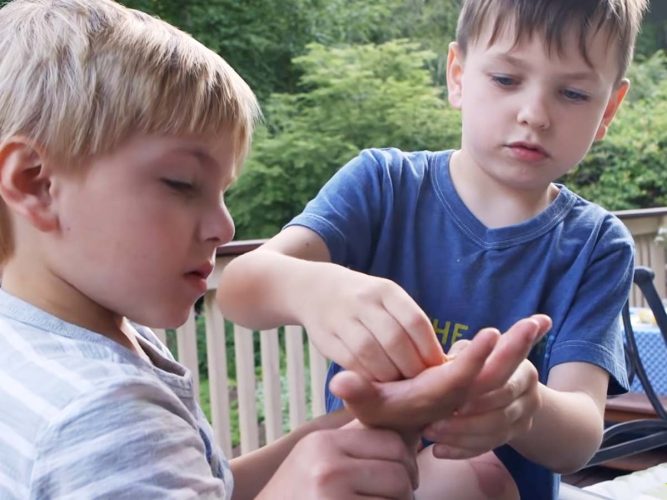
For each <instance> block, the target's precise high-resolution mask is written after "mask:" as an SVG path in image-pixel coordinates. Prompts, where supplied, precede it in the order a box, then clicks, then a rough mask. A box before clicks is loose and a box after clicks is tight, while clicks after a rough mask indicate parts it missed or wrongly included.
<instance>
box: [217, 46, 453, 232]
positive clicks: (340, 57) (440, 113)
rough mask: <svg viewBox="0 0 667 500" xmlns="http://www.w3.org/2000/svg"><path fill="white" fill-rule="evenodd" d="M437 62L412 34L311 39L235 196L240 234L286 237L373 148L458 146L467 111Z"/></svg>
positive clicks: (269, 110) (275, 98)
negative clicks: (435, 71) (379, 39)
mask: <svg viewBox="0 0 667 500" xmlns="http://www.w3.org/2000/svg"><path fill="white" fill-rule="evenodd" d="M432 58H433V54H432V53H431V52H428V51H423V50H421V49H420V48H419V46H418V45H417V44H415V43H411V42H408V41H405V40H399V41H392V42H387V43H384V44H381V45H372V44H368V45H358V46H353V47H340V48H329V47H325V46H323V45H319V44H312V45H310V46H309V47H308V53H307V54H306V55H304V56H302V57H299V58H297V59H295V61H294V64H295V66H296V67H297V68H298V69H299V71H301V73H302V77H301V79H300V92H297V93H295V94H274V95H272V96H271V99H270V100H269V102H268V104H267V106H266V115H267V121H266V125H265V127H264V128H263V129H262V130H260V131H259V133H258V134H257V136H256V139H255V144H254V146H253V153H252V154H251V157H250V158H249V160H248V163H247V166H246V171H245V172H244V173H243V174H242V175H241V177H240V179H239V181H238V183H237V185H236V186H235V187H233V188H232V190H231V191H230V193H229V196H228V202H229V206H230V210H231V211H232V214H233V215H234V217H235V220H236V222H237V228H238V237H239V238H256V237H264V236H269V235H272V234H274V233H276V232H277V231H278V230H279V229H280V227H281V226H282V225H283V224H284V223H285V222H287V221H288V220H289V219H290V218H291V217H293V216H294V215H296V214H297V213H299V212H300V211H301V210H302V209H303V207H304V205H305V203H306V202H307V201H308V200H309V199H310V198H312V197H313V196H314V195H315V194H316V193H317V191H318V189H319V188H320V187H321V186H322V185H323V184H324V183H325V182H326V181H327V180H328V179H329V178H330V177H331V175H332V174H333V173H334V172H335V171H336V170H337V169H338V168H339V167H340V166H341V165H343V164H344V163H345V162H346V161H348V160H349V159H350V158H352V157H353V156H354V155H356V154H357V153H358V152H359V150H361V149H363V148H366V147H383V146H395V147H400V148H403V149H441V148H442V147H456V146H457V145H458V144H459V136H460V130H459V127H460V126H459V118H458V114H457V112H456V111H454V110H452V109H450V108H449V107H448V106H447V105H446V102H445V101H444V100H443V99H442V97H441V96H440V93H439V91H438V89H437V88H436V87H434V86H433V85H432V79H431V75H430V74H429V70H428V69H427V67H426V65H427V63H428V61H430V60H432ZM258 193H261V196H258Z"/></svg>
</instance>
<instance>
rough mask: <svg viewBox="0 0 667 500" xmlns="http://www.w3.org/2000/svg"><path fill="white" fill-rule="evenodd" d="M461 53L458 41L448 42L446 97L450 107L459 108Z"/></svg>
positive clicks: (461, 92) (461, 70)
mask: <svg viewBox="0 0 667 500" xmlns="http://www.w3.org/2000/svg"><path fill="white" fill-rule="evenodd" d="M462 77H463V54H462V53H461V47H460V46H459V44H458V43H456V42H452V43H450V44H449V52H448V53H447V98H448V99H449V103H450V104H451V105H452V107H454V108H456V109H460V108H461V97H462V94H463V85H462V83H461V79H462Z"/></svg>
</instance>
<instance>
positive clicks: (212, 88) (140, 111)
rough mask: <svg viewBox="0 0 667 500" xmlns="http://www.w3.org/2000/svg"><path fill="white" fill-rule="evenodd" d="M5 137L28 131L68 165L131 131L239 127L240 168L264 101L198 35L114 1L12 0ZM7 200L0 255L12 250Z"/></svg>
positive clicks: (2, 33) (0, 79)
mask: <svg viewBox="0 0 667 500" xmlns="http://www.w3.org/2000/svg"><path fill="white" fill-rule="evenodd" d="M0 54H1V55H0V144H3V143H5V141H7V140H8V139H9V138H11V137H12V136H16V135H21V136H25V137H28V138H29V139H30V140H32V141H34V142H35V143H36V144H38V145H39V146H40V147H41V148H43V150H44V151H45V152H46V155H47V156H48V157H50V158H53V159H57V160H58V162H59V164H62V165H66V166H68V167H76V166H80V165H81V164H82V163H83V161H85V159H86V158H90V157H92V156H95V155H100V154H105V153H108V152H111V151H112V150H114V149H115V148H117V147H118V146H119V145H120V144H122V143H123V141H125V140H127V139H128V138H129V137H130V136H131V135H133V134H137V133H141V134H159V135H189V134H193V135H200V136H206V137H210V138H211V139H213V138H215V137H219V136H220V135H221V134H223V133H229V134H232V135H233V137H234V144H235V152H234V153H235V158H236V161H235V167H234V169H235V171H234V175H236V174H237V173H238V170H239V169H240V167H241V165H242V163H243V160H244V157H245V155H246V154H247V151H248V148H249V145H250V139H251V136H252V131H253V127H254V124H255V122H256V120H257V118H258V116H259V107H258V104H257V101H256V99H255V96H254V94H253V92H252V91H251V90H250V88H249V87H248V85H247V84H246V83H245V82H244V81H243V79H242V78H241V77H240V76H239V75H238V74H237V73H236V72H235V71H234V70H233V69H232V68H231V67H230V66H229V65H228V64H227V63H226V62H225V61H224V60H223V59H222V58H221V57H220V56H218V55H217V54H216V53H214V52H213V51H211V50H209V49H208V48H206V47H204V46H203V45H202V44H200V43H199V42H197V41H196V40H195V39H194V38H192V37H191V36H190V35H188V34H186V33H184V32H182V31H180V30H178V29H177V28H175V27H173V26H171V25H169V24H167V23H166V22H164V21H161V20H159V19H157V18H154V17H151V16H149V15H148V14H145V13H143V12H140V11H137V10H133V9H128V8H126V7H124V6H122V5H120V4H117V3H115V2H113V1H111V0H14V1H12V2H10V3H8V4H7V5H5V6H4V7H3V8H2V9H0ZM6 211H7V207H6V206H4V203H2V202H0V212H5V213H0V262H2V261H4V260H6V258H7V257H8V256H9V255H10V254H11V251H12V246H13V242H12V236H11V227H10V226H9V224H8V215H7V213H6Z"/></svg>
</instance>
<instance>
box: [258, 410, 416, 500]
mask: <svg viewBox="0 0 667 500" xmlns="http://www.w3.org/2000/svg"><path fill="white" fill-rule="evenodd" d="M417 486H418V474H417V463H416V457H415V452H414V450H413V449H411V447H410V446H408V445H406V444H405V443H404V441H403V439H402V438H401V436H399V435H398V434H397V433H395V432H392V431H388V430H380V429H367V428H364V427H363V426H361V425H358V423H357V424H354V423H351V424H348V425H346V426H345V427H343V428H341V429H336V430H327V431H318V432H314V433H312V434H309V435H308V436H306V437H304V438H303V439H301V441H299V443H298V444H297V445H296V446H295V447H294V449H293V450H292V452H291V453H290V454H289V456H288V457H287V458H286V459H285V461H284V462H283V463H282V465H281V466H280V468H279V469H278V471H277V472H276V474H275V475H274V476H273V477H272V479H271V481H270V482H269V483H268V484H267V486H266V487H265V488H264V490H262V493H260V495H259V496H258V498H270V499H274V498H278V497H279V498H318V499H331V500H337V499H339V498H350V499H362V498H370V497H373V498H387V499H396V500H409V499H412V498H413V490H414V489H416V488H417Z"/></svg>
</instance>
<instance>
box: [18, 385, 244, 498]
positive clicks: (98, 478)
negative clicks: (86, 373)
mask: <svg viewBox="0 0 667 500" xmlns="http://www.w3.org/2000/svg"><path fill="white" fill-rule="evenodd" d="M231 487H232V485H231V484H225V482H224V481H223V479H222V478H219V477H216V476H215V475H214V474H213V472H212V469H211V466H210V465H209V463H208V462H207V459H206V451H205V446H204V443H203V441H202V438H201V437H200V435H199V432H198V427H197V424H196V421H195V419H194V417H193V416H192V415H191V414H190V413H189V412H188V410H187V408H185V406H184V405H183V404H182V403H181V401H180V400H178V398H177V397H176V396H175V395H173V394H170V393H169V392H168V391H166V390H164V389H163V388H161V387H158V386H157V385H153V384H148V383H146V382H144V381H132V380H129V381H128V380H125V381H123V383H121V384H117V385H115V386H111V387H108V388H101V389H99V390H95V392H94V394H88V395H86V396H84V397H81V398H78V399H76V400H75V401H73V402H72V403H71V404H69V405H68V406H67V407H66V408H65V409H64V410H63V411H62V412H60V413H59V414H58V416H57V417H56V418H55V419H53V420H52V421H51V423H50V424H49V426H48V427H47V428H46V429H44V431H43V432H42V435H41V436H39V439H38V448H37V455H36V458H35V462H34V467H33V472H32V477H31V488H30V489H31V492H32V495H31V498H109V499H114V500H117V499H119V498H141V499H158V498H160V499H174V498H179V499H181V498H183V499H185V498H230V497H231Z"/></svg>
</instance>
